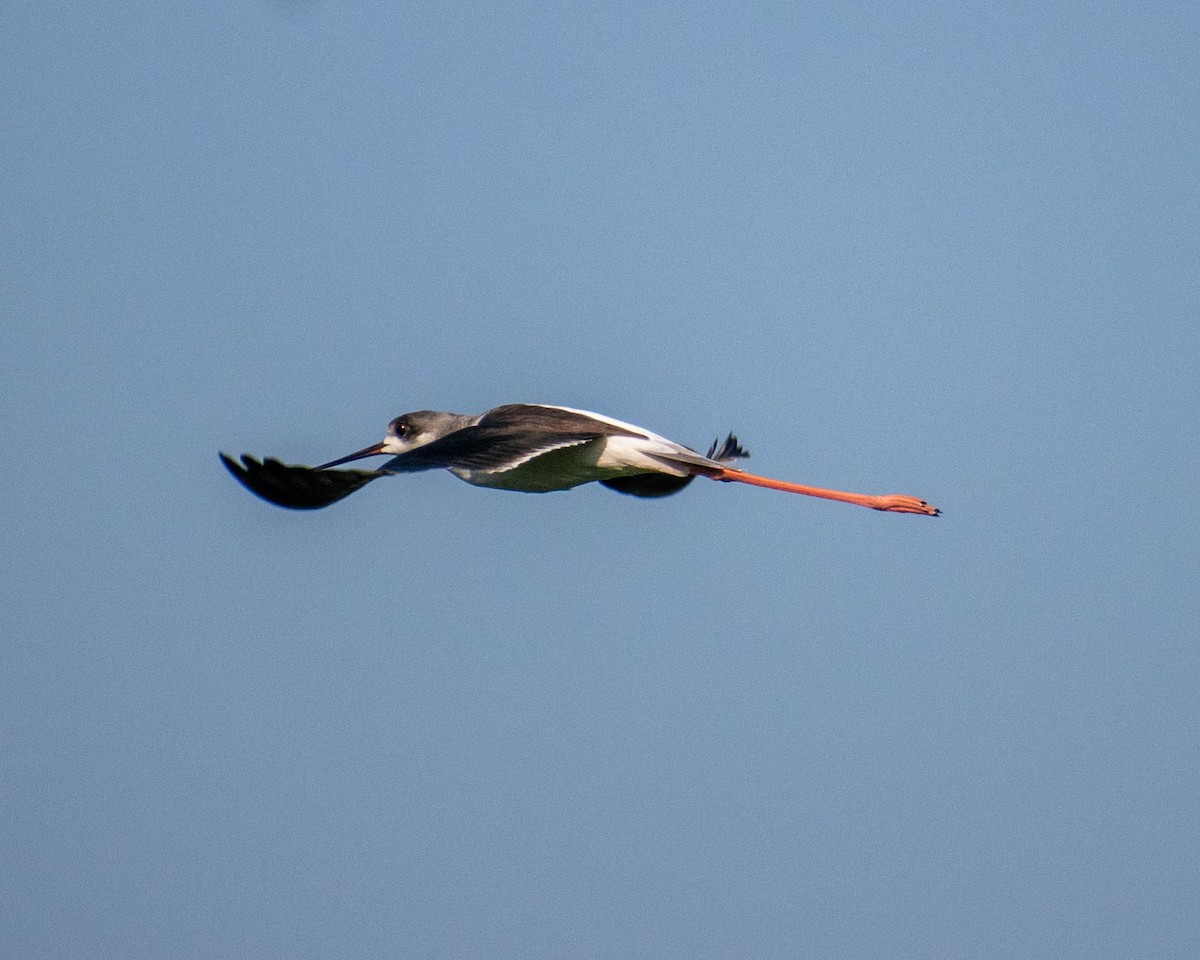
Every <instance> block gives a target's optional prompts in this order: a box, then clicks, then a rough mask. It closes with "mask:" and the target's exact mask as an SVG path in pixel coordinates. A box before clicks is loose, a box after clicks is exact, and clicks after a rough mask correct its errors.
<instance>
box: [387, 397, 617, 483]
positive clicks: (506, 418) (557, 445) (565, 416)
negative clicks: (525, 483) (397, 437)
mask: <svg viewBox="0 0 1200 960" xmlns="http://www.w3.org/2000/svg"><path fill="white" fill-rule="evenodd" d="M615 435H622V436H631V437H636V436H640V434H637V433H634V432H633V431H630V430H625V429H623V428H622V427H619V426H617V425H616V424H611V423H607V422H605V421H603V420H597V419H596V418H594V417H589V416H588V415H587V414H584V413H576V412H575V411H573V410H562V409H559V408H558V407H539V406H537V405H536V404H525V403H510V404H506V405H505V406H502V407H496V408H494V409H492V410H489V411H488V412H487V413H485V414H484V415H483V416H482V417H480V418H479V421H478V422H477V423H474V424H472V425H470V426H467V427H463V428H462V429H460V430H455V431H454V432H453V433H448V434H446V436H444V437H440V438H438V439H437V440H434V441H432V442H431V443H427V444H424V445H423V446H420V447H415V448H413V449H412V450H409V451H407V452H405V453H402V454H399V455H398V456H396V457H394V458H393V459H391V460H389V461H388V462H387V463H385V464H384V465H383V467H382V468H381V469H382V471H383V472H384V473H407V472H409V471H415V470H430V469H435V468H438V467H448V468H457V469H461V470H507V469H511V468H513V467H517V466H520V465H521V464H522V463H525V462H527V461H529V460H532V459H533V458H534V457H537V456H541V455H542V454H543V453H549V452H550V451H552V450H560V449H562V448H563V447H572V446H577V445H579V444H581V443H587V442H588V441H590V440H599V439H601V438H602V437H611V436H615Z"/></svg>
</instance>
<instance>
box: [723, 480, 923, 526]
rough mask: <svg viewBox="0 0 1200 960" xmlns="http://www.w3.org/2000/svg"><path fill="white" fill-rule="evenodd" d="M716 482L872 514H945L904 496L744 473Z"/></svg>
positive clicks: (921, 501) (914, 498) (915, 499)
mask: <svg viewBox="0 0 1200 960" xmlns="http://www.w3.org/2000/svg"><path fill="white" fill-rule="evenodd" d="M712 479H714V480H723V481H725V482H730V481H733V482H736V483H748V484H750V485H751V486H755V487H767V488H768V489H770V490H784V491H786V492H787V493H802V494H804V495H805V496H806V497H821V498H822V499H824V500H840V501H841V502H842V503H853V504H857V505H858V506H860V507H870V508H871V509H872V510H890V511H891V512H893V513H921V514H924V515H926V516H929V517H936V516H937V515H938V514H939V513H941V512H942V511H941V510H939V509H938V508H937V507H933V506H930V505H929V504H928V503H926V502H925V501H924V500H918V499H917V498H916V497H907V496H905V495H904V494H902V493H889V494H884V495H883V496H879V497H876V496H871V495H870V494H868V493H847V492H846V491H845V490H825V489H824V488H822V487H806V486H804V485H802V484H799V483H788V482H787V481H785V480H772V479H771V478H770V477H760V476H757V475H755V474H753V473H746V472H744V471H742V470H731V469H730V470H724V471H723V472H721V473H719V474H716V475H714V476H713V478H712Z"/></svg>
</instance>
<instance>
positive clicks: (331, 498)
mask: <svg viewBox="0 0 1200 960" xmlns="http://www.w3.org/2000/svg"><path fill="white" fill-rule="evenodd" d="M220 456H221V462H222V463H223V464H225V466H226V467H227V468H228V470H229V472H230V473H232V474H233V475H234V476H235V477H236V478H237V479H238V481H239V482H240V483H241V484H242V486H244V487H245V488H246V489H247V490H249V491H250V492H251V493H256V494H258V495H259V496H260V497H262V498H263V499H264V500H266V501H267V502H269V503H273V504H275V505H276V506H279V507H288V508H290V509H292V510H317V509H319V508H320V507H327V506H329V505H330V504H331V503H337V502H338V501H339V500H341V499H342V498H343V497H348V496H350V494H352V493H353V492H354V491H355V490H357V489H359V488H360V487H364V486H366V485H367V484H368V483H370V482H371V481H372V480H377V479H378V478H379V477H383V476H387V474H385V473H382V472H380V471H378V470H315V469H313V468H312V467H299V466H289V465H288V464H286V463H280V462H279V461H278V460H272V459H269V458H268V459H266V460H263V461H261V462H259V461H258V460H255V459H254V457H251V456H249V455H247V454H243V455H242V462H241V463H238V462H237V461H236V460H234V459H233V458H232V457H227V456H226V455H225V454H223V453H222V454H221V455H220Z"/></svg>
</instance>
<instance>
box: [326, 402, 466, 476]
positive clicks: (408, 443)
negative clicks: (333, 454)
mask: <svg viewBox="0 0 1200 960" xmlns="http://www.w3.org/2000/svg"><path fill="white" fill-rule="evenodd" d="M468 419H469V418H467V417H464V416H462V415H461V414H457V413H442V412H440V411H438V410H415V411H413V412H412V413H405V414H401V415H400V416H398V417H395V418H394V419H393V420H392V421H391V422H389V423H388V426H387V435H386V436H385V437H384V438H383V439H382V440H380V441H379V443H374V444H372V445H371V446H369V447H364V448H363V449H362V450H358V451H356V452H354V453H351V454H347V455H346V456H344V457H339V458H338V459H337V460H331V461H330V462H329V463H323V464H321V466H319V467H317V469H318V470H326V469H328V468H329V467H337V466H340V465H341V464H343V463H350V462H352V461H354V460H362V459H363V458H364V457H375V456H379V455H381V454H387V455H389V456H396V455H397V454H401V453H407V452H408V451H409V450H415V449H416V448H417V447H423V446H425V444H427V443H432V442H433V441H434V440H437V439H438V438H439V437H444V436H445V435H446V434H448V433H453V432H454V431H455V430H457V429H459V428H460V427H462V426H464V425H465V421H466V420H468Z"/></svg>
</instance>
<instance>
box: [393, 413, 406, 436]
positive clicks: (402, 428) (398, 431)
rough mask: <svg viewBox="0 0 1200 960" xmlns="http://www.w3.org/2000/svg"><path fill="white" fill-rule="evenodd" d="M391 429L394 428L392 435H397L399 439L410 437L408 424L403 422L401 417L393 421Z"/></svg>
mask: <svg viewBox="0 0 1200 960" xmlns="http://www.w3.org/2000/svg"><path fill="white" fill-rule="evenodd" d="M391 427H392V433H393V434H395V435H396V436H397V437H406V436H408V424H407V423H405V422H404V421H403V420H401V419H400V418H399V417H397V418H396V419H395V420H393V421H392V423H391Z"/></svg>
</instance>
